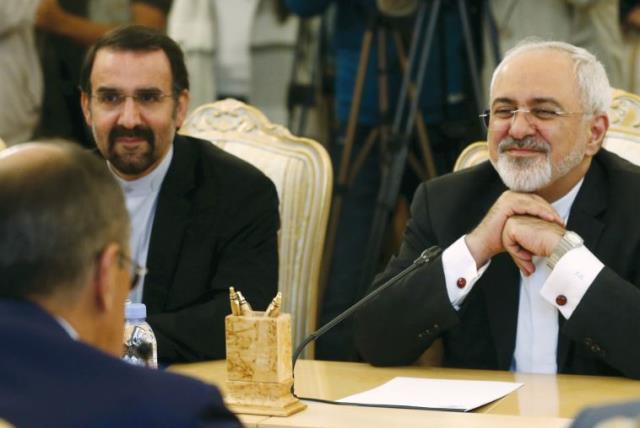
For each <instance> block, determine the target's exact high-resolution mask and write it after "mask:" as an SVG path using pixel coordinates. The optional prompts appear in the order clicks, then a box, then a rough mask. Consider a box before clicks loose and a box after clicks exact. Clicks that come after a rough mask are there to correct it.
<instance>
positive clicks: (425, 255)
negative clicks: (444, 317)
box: [291, 245, 442, 397]
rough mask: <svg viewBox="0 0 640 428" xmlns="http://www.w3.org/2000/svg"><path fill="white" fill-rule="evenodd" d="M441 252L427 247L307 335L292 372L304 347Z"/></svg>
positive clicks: (293, 370) (295, 355)
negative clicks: (386, 278)
mask: <svg viewBox="0 0 640 428" xmlns="http://www.w3.org/2000/svg"><path fill="white" fill-rule="evenodd" d="M441 252H442V248H440V247H438V246H437V245H434V246H433V247H429V248H427V249H426V250H424V251H423V252H422V253H421V254H420V256H418V258H417V259H415V260H414V261H413V263H411V264H410V265H409V266H407V267H406V268H404V269H403V270H402V271H400V272H399V273H397V274H396V275H395V276H393V277H392V278H390V279H389V280H388V281H387V282H385V283H384V284H382V285H381V286H380V287H378V288H376V289H375V290H373V291H372V292H371V293H369V294H367V295H366V296H364V297H363V298H362V299H360V300H358V301H357V302H356V303H354V304H353V305H351V306H350V307H349V308H348V309H346V310H345V311H344V312H342V313H341V314H339V315H338V316H337V317H335V318H334V319H332V320H331V321H329V322H328V323H326V324H325V325H323V326H322V327H320V328H319V329H317V330H316V331H314V332H313V333H311V334H310V335H309V336H307V337H306V338H305V339H304V340H303V341H302V343H300V345H298V347H297V348H296V351H295V352H294V353H293V364H292V372H295V368H296V362H297V361H298V358H299V357H300V354H301V353H302V351H304V348H306V347H307V345H308V344H309V343H311V342H312V341H314V340H316V339H318V338H319V337H320V336H322V335H323V334H325V333H326V332H327V331H329V330H331V329H332V328H333V327H335V326H336V325H337V324H339V323H341V322H342V321H344V320H345V318H347V317H349V316H351V315H352V314H353V313H354V312H356V311H357V310H358V309H360V308H361V307H362V306H363V305H364V304H365V303H367V302H369V300H371V299H373V298H374V297H376V296H377V295H378V294H380V293H382V292H383V291H384V290H386V289H387V288H389V287H391V286H392V285H395V284H396V283H398V281H400V280H401V279H402V278H404V277H405V276H407V275H408V274H410V273H411V272H413V271H414V270H416V269H417V268H419V267H420V266H422V265H424V264H426V263H429V262H430V261H431V260H433V259H434V258H435V257H437V256H438V255H439V254H440V253H441ZM291 392H292V393H293V395H294V396H296V395H295V393H294V392H293V385H291ZM296 397H297V396H296Z"/></svg>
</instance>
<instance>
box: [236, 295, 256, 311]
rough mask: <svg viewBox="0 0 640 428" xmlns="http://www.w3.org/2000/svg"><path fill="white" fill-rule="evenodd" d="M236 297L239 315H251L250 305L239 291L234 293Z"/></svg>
mask: <svg viewBox="0 0 640 428" xmlns="http://www.w3.org/2000/svg"><path fill="white" fill-rule="evenodd" d="M236 294H237V296H238V305H239V307H240V315H245V316H248V315H251V314H252V313H253V309H251V305H249V302H247V299H245V298H244V296H243V295H242V293H241V292H240V291H237V292H236Z"/></svg>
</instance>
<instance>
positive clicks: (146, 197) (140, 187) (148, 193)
mask: <svg viewBox="0 0 640 428" xmlns="http://www.w3.org/2000/svg"><path fill="white" fill-rule="evenodd" d="M172 159H173V144H172V145H171V147H169V151H168V152H167V154H166V155H165V157H164V159H162V162H160V163H159V164H158V166H157V167H156V168H155V169H154V170H153V171H151V172H150V173H149V174H147V175H145V176H144V177H141V178H138V179H137V180H131V181H127V180H123V179H122V178H120V177H119V176H118V175H117V174H116V173H115V172H114V171H113V169H112V167H111V165H109V168H110V169H111V172H112V173H113V175H114V176H115V177H116V179H117V180H118V183H119V184H120V187H121V188H122V191H123V192H124V198H125V203H126V205H127V211H129V217H130V218H131V237H130V241H129V245H130V247H131V258H132V259H133V260H134V261H135V262H136V263H138V264H139V265H141V266H146V264H147V255H148V254H149V242H150V240H151V230H152V228H153V219H154V217H155V214H156V207H157V205H158V194H159V193H160V187H161V186H162V182H163V181H164V177H165V176H166V175H167V171H168V170H169V166H170V165H171V160H172ZM143 289H144V279H143V278H140V279H139V280H138V284H136V287H135V288H134V289H133V290H132V291H131V293H129V300H131V302H133V303H142V293H143Z"/></svg>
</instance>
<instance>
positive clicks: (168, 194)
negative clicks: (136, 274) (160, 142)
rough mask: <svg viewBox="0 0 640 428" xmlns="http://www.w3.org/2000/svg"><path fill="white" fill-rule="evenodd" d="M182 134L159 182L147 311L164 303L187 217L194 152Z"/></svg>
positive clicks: (146, 284) (146, 286) (146, 288)
mask: <svg viewBox="0 0 640 428" xmlns="http://www.w3.org/2000/svg"><path fill="white" fill-rule="evenodd" d="M191 146H192V145H191V144H189V141H186V140H185V139H184V138H183V137H176V139H175V140H174V144H173V149H174V155H173V159H172V161H171V166H170V167H169V170H168V171H167V175H166V177H165V179H164V181H163V182H162V187H161V188H160V194H159V195H158V205H157V208H156V214H155V217H154V221H153V227H152V230H151V239H150V242H149V255H148V257H147V266H148V268H149V274H148V275H147V277H146V279H145V282H144V291H143V301H144V302H145V303H146V304H147V306H148V307H149V310H150V311H153V312H155V311H158V310H161V309H162V308H163V307H164V304H165V301H166V298H167V295H168V294H169V290H170V288H171V285H172V283H173V277H174V274H175V271H176V267H177V265H178V261H179V255H180V251H181V248H182V240H183V237H184V233H185V230H186V228H187V226H188V223H189V220H190V212H191V204H192V201H191V199H190V198H189V191H190V190H191V189H193V188H194V187H195V173H194V171H195V164H196V161H197V159H196V156H197V154H196V153H195V152H194V151H193V149H192V147H191Z"/></svg>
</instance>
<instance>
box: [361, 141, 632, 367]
mask: <svg viewBox="0 0 640 428" xmlns="http://www.w3.org/2000/svg"><path fill="white" fill-rule="evenodd" d="M505 190H506V188H505V187H504V185H503V184H502V182H501V180H500V178H499V176H498V175H497V173H496V172H495V170H494V168H493V167H492V166H491V164H490V163H489V162H484V163H482V164H480V165H478V166H476V167H473V168H470V169H467V170H463V171H460V172H458V173H454V174H449V175H447V176H443V177H439V178H437V179H434V180H431V181H429V182H427V183H424V184H422V185H421V186H420V187H419V188H418V190H417V191H416V195H415V197H414V200H413V203H412V218H411V220H410V221H409V223H408V225H407V230H406V232H405V237H404V242H403V244H402V247H401V248H400V251H399V254H398V256H397V257H395V258H393V259H392V260H391V261H390V262H389V264H388V266H387V268H386V270H385V271H384V273H382V274H381V275H380V276H379V277H377V278H376V281H375V282H374V285H373V287H377V286H378V285H380V284H381V283H382V282H383V281H385V280H387V279H389V278H390V277H391V276H392V275H394V274H396V273H397V272H399V271H400V270H401V269H403V268H405V267H406V266H408V265H409V264H411V262H412V261H413V260H414V259H415V258H416V257H417V256H418V255H419V254H420V252H421V251H422V250H424V249H425V248H427V247H430V246H432V245H439V246H441V247H442V248H446V247H448V246H449V245H451V244H452V243H453V242H454V241H455V240H457V239H458V238H460V236H462V235H463V234H465V233H468V232H470V231H471V230H472V229H473V228H474V227H475V226H476V225H477V224H478V223H479V222H480V221H481V220H482V218H483V217H484V215H485V214H486V213H487V211H488V210H489V208H490V207H491V206H492V205H493V203H494V202H495V200H496V199H497V198H498V196H499V195H500V194H501V193H502V192H503V191H505ZM639 195H640V169H639V168H638V167H636V166H634V165H632V164H630V163H629V162H627V161H625V160H623V159H621V158H620V157H618V156H616V155H614V154H612V153H610V152H607V151H605V150H601V151H600V152H599V153H598V154H597V155H596V156H595V157H594V159H593V162H592V164H591V167H590V169H589V171H588V173H587V175H586V177H585V180H584V183H583V185H582V187H581V189H580V191H579V193H578V195H577V197H576V199H575V202H574V204H573V206H572V208H571V213H570V215H569V221H568V225H567V228H568V229H569V230H573V231H575V232H577V233H578V234H579V235H580V236H582V237H583V239H584V242H585V245H586V246H587V248H588V249H589V250H590V251H591V252H593V253H594V254H595V255H596V256H597V257H598V258H599V259H600V260H601V261H602V262H603V263H604V265H605V268H604V269H603V270H602V271H601V272H600V274H599V275H598V276H597V277H596V279H595V281H594V282H593V284H592V285H591V286H590V288H589V290H588V291H587V293H586V294H585V295H584V297H583V299H582V301H581V302H580V304H579V305H578V306H577V308H576V310H575V311H574V313H573V314H572V316H571V317H570V319H568V320H565V319H564V318H563V317H562V316H561V315H559V320H558V322H559V323H560V331H559V335H558V352H557V363H558V371H559V372H561V373H581V374H623V375H625V376H629V377H634V378H640V364H638V361H640V290H639V289H638V284H640V269H639V268H640V217H639V216H638V213H637V212H636V204H635V201H636V200H637V198H638V196H639ZM518 283H519V273H518V270H517V267H516V266H515V264H514V263H513V261H512V260H511V258H510V257H509V256H508V255H507V254H506V253H502V254H499V255H497V256H496V257H494V258H493V259H492V261H491V264H490V265H489V268H488V269H487V271H486V272H485V273H484V275H483V276H482V277H481V278H480V279H479V280H478V282H477V283H476V284H475V286H474V288H473V290H472V291H471V292H470V293H469V295H468V296H467V297H466V299H465V301H464V303H463V305H462V307H461V308H460V310H459V311H456V310H455V309H454V308H453V306H452V305H451V303H450V301H449V298H448V296H447V292H446V286H445V279H444V271H443V268H442V262H441V259H440V258H438V259H437V260H435V261H434V262H432V263H430V264H428V265H426V266H423V267H421V268H419V269H418V270H417V271H416V272H414V273H413V274H411V275H409V276H408V277H406V279H404V280H403V281H401V282H400V283H398V284H396V285H395V286H394V287H392V288H390V289H388V290H387V291H386V292H385V293H382V295H381V296H379V297H378V298H377V299H375V300H374V301H373V302H372V303H371V304H370V305H368V306H367V307H366V308H365V309H363V310H362V311H361V312H360V314H359V316H358V317H357V327H356V330H357V333H356V335H357V339H356V340H357V345H358V347H359V349H360V351H361V353H362V355H363V357H364V358H365V359H367V360H368V361H370V362H372V363H373V364H377V365H402V364H410V363H412V362H413V361H414V360H416V359H417V358H418V357H419V356H420V355H421V354H422V352H423V351H425V350H426V349H427V348H428V347H429V346H430V345H431V344H432V343H433V341H434V340H435V339H437V338H439V337H442V339H443V343H444V364H445V365H447V366H453V367H467V368H483V369H500V370H508V369H509V368H510V365H511V361H512V357H513V351H514V349H515V338H516V327H517V317H518V298H519V287H518Z"/></svg>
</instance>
